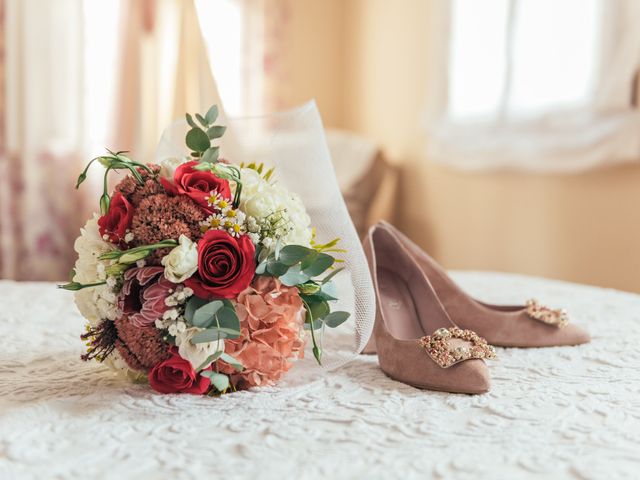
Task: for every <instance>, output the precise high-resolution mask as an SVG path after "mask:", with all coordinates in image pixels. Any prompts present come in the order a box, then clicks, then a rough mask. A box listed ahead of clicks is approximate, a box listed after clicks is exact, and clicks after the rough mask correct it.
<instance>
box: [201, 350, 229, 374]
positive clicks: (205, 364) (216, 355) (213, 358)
mask: <svg viewBox="0 0 640 480" xmlns="http://www.w3.org/2000/svg"><path fill="white" fill-rule="evenodd" d="M223 353H224V352H223V351H222V350H218V351H217V352H216V353H214V354H213V355H209V356H208V357H207V359H206V360H205V361H204V362H202V365H200V366H199V367H198V368H196V372H199V371H200V370H202V369H203V368H207V367H208V366H209V365H211V364H212V363H213V362H215V361H216V360H217V359H218V358H220V355H222V354H223Z"/></svg>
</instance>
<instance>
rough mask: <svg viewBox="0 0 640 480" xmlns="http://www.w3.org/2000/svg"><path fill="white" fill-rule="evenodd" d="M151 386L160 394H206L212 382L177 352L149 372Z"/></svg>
mask: <svg viewBox="0 0 640 480" xmlns="http://www.w3.org/2000/svg"><path fill="white" fill-rule="evenodd" d="M149 384H150V385H151V388H153V389H154V390H155V391H156V392H160V393H193V394H196V395H202V394H204V393H205V392H206V391H207V390H208V389H209V385H210V384H211V380H209V379H208V378H207V377H203V376H202V375H200V374H199V373H197V372H196V371H195V370H194V369H193V367H192V366H191V363H190V362H189V360H185V359H184V358H182V357H181V356H180V355H179V354H178V353H177V352H175V351H173V350H172V352H171V357H170V358H168V359H167V360H164V361H162V362H160V363H158V364H157V365H156V366H155V367H153V368H152V369H151V371H150V372H149Z"/></svg>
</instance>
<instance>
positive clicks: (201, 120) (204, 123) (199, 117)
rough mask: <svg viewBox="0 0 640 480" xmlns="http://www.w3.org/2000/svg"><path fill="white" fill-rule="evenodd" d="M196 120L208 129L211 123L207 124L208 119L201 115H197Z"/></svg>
mask: <svg viewBox="0 0 640 480" xmlns="http://www.w3.org/2000/svg"><path fill="white" fill-rule="evenodd" d="M196 118H197V119H198V121H199V122H200V123H201V124H202V126H204V127H208V126H209V122H207V119H206V118H204V117H203V116H202V115H200V114H199V113H196Z"/></svg>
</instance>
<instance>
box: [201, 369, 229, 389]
mask: <svg viewBox="0 0 640 480" xmlns="http://www.w3.org/2000/svg"><path fill="white" fill-rule="evenodd" d="M200 375H202V376H203V377H207V378H208V379H209V380H211V384H212V385H213V386H214V387H215V388H216V390H218V391H219V392H224V391H225V390H226V389H227V388H229V377H228V376H226V375H225V374H224V373H218V372H212V371H210V370H205V371H204V372H200Z"/></svg>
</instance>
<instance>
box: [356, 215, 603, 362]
mask: <svg viewBox="0 0 640 480" xmlns="http://www.w3.org/2000/svg"><path fill="white" fill-rule="evenodd" d="M372 231H373V232H378V231H384V232H386V233H387V235H390V236H392V237H393V238H394V239H395V241H396V242H397V244H398V245H402V246H403V248H404V249H406V251H408V252H409V254H410V255H411V256H412V258H413V259H414V260H415V262H416V263H417V264H418V265H419V266H420V269H421V271H422V272H423V273H424V274H425V276H426V277H427V278H428V279H429V281H430V283H431V285H432V287H433V289H434V290H435V292H436V295H437V298H438V299H439V301H440V302H441V304H442V305H443V307H444V309H445V310H446V311H447V313H448V314H449V316H450V318H451V320H452V321H453V322H454V323H455V324H456V325H458V326H459V327H460V328H466V329H472V330H474V331H475V332H477V333H478V335H480V336H482V337H484V338H485V339H486V340H487V342H489V343H490V344H492V345H495V346H501V347H552V346H563V345H579V344H583V343H588V342H589V341H590V340H591V337H590V335H589V333H588V332H587V331H586V330H584V329H582V328H580V327H578V326H577V325H574V324H572V323H569V319H568V315H567V313H566V312H565V311H563V310H554V309H551V308H548V307H545V306H542V305H540V304H539V303H538V302H537V301H536V300H529V301H528V302H527V303H526V304H525V305H514V306H501V305H490V304H487V303H483V302H480V301H478V300H475V299H474V298H472V297H470V296H469V295H467V294H466V293H465V292H463V291H462V289H461V288H460V287H459V286H458V285H456V284H455V283H454V282H453V280H452V279H451V277H449V275H448V274H447V273H446V272H445V271H444V269H443V268H442V267H440V265H438V264H437V263H436V261H435V260H433V259H432V258H431V257H430V256H429V255H427V253H425V252H424V251H423V250H422V249H421V248H420V247H418V246H417V245H416V244H415V243H413V242H412V241H411V240H409V239H408V238H407V237H406V236H405V235H403V234H402V233H401V232H400V231H398V230H397V229H396V228H395V227H393V226H392V225H390V224H388V223H386V222H380V223H379V224H378V225H376V226H375V227H373V228H372ZM375 351H376V345H375V339H372V340H371V341H370V342H369V344H368V345H367V347H366V348H365V350H364V353H375Z"/></svg>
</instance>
